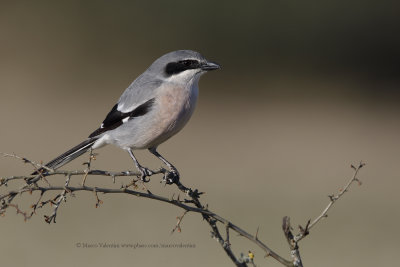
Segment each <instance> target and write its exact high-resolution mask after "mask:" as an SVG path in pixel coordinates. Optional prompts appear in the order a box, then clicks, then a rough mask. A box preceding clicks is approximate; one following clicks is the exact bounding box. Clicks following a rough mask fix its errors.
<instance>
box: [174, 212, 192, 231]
mask: <svg viewBox="0 0 400 267" xmlns="http://www.w3.org/2000/svg"><path fill="white" fill-rule="evenodd" d="M188 212H189V211H188V210H185V212H184V213H183V214H182V215H181V216H177V217H176V219H177V220H178V221H177V222H176V225H175V227H174V229H172V231H171V234H173V233H174V232H175V231H177V232H178V233H180V232H182V229H181V223H182V220H183V217H184V216H185V215H186V213H188Z"/></svg>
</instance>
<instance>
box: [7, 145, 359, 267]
mask: <svg viewBox="0 0 400 267" xmlns="http://www.w3.org/2000/svg"><path fill="white" fill-rule="evenodd" d="M2 154H3V156H6V157H13V158H16V159H20V160H22V161H23V162H24V163H29V164H31V165H32V166H33V167H34V169H35V170H36V171H37V170H39V169H40V168H44V169H45V170H46V172H43V173H42V172H41V173H39V174H37V175H28V176H10V177H3V178H0V187H1V186H8V184H9V183H10V182H13V181H23V182H24V185H23V186H22V187H21V188H19V189H18V190H8V191H7V192H6V193H5V194H2V195H0V215H3V216H4V214H5V212H6V210H7V209H8V208H10V207H11V208H14V209H15V210H16V211H17V214H22V215H23V216H24V219H25V220H28V219H30V218H31V217H32V216H33V215H34V214H36V211H37V209H39V208H42V207H44V206H46V205H47V204H50V205H51V206H53V209H52V210H53V211H52V213H51V214H50V215H49V216H47V215H45V216H44V217H45V221H46V222H47V223H51V222H54V223H55V222H56V217H57V212H58V209H59V207H60V205H61V203H62V202H66V201H67V195H68V194H70V195H73V194H74V192H77V191H91V192H92V193H94V195H95V198H96V208H97V207H99V206H100V204H102V203H103V202H102V200H100V199H99V197H98V193H103V194H129V195H133V196H136V197H143V198H149V199H153V200H157V201H161V202H165V203H168V204H171V205H174V206H177V207H179V208H182V209H183V210H184V213H183V214H182V215H181V216H180V217H177V220H178V221H177V224H176V226H175V228H174V229H173V230H172V233H173V232H175V231H178V232H180V231H181V223H182V220H183V217H184V216H185V215H186V214H187V213H189V212H193V213H199V214H201V216H202V217H203V219H204V220H205V221H206V222H207V223H208V224H209V226H210V227H211V236H212V238H214V239H215V240H217V241H218V243H219V244H220V245H221V247H222V248H223V249H224V251H225V252H226V254H227V255H228V257H229V258H230V259H231V260H232V262H233V263H234V264H235V265H236V266H248V265H247V263H251V264H252V265H253V266H255V264H254V261H253V258H254V254H253V253H252V252H250V251H249V256H248V257H246V259H245V260H244V259H243V256H242V255H241V256H240V257H239V258H238V257H237V256H236V255H235V254H234V252H233V251H232V249H231V241H230V238H229V233H230V230H232V231H234V232H236V233H237V234H239V236H242V237H245V238H247V239H248V240H250V241H251V242H252V243H254V244H255V245H257V246H258V247H259V248H261V249H262V250H263V251H264V252H265V253H266V256H270V257H272V258H273V259H275V260H277V261H278V262H280V263H281V264H282V265H284V266H303V263H302V261H301V257H300V252H299V247H298V242H299V241H300V240H302V239H303V238H304V237H305V236H307V235H308V234H309V231H310V229H311V228H312V227H313V226H315V225H316V224H317V223H318V222H319V221H320V220H321V219H322V218H325V217H327V212H328V210H329V209H330V208H331V207H332V206H333V204H334V203H335V202H336V201H337V200H338V199H339V198H340V197H341V196H342V195H343V194H344V193H345V192H347V191H348V188H349V187H350V185H351V184H352V183H353V182H355V181H357V182H359V183H360V181H359V179H358V178H357V174H358V172H359V170H360V169H361V168H362V167H363V166H364V165H365V164H364V163H360V164H359V166H358V167H354V166H353V165H352V168H353V169H354V174H353V177H352V178H351V179H350V181H349V182H348V183H347V184H346V186H345V187H344V188H343V189H342V190H341V191H340V192H339V193H338V194H337V195H331V196H329V198H330V203H329V204H328V206H327V207H326V208H325V209H324V210H323V211H322V213H321V214H320V215H319V216H318V217H317V218H316V219H315V220H313V221H312V222H311V221H309V222H308V223H307V224H306V226H305V227H304V228H303V227H301V226H299V229H300V230H299V233H298V234H296V235H294V234H293V233H292V228H291V226H290V218H289V217H287V216H285V217H284V219H283V224H282V228H283V231H284V234H285V237H286V239H287V241H288V242H289V246H290V249H291V254H290V255H291V260H287V259H285V258H283V257H281V256H280V255H278V254H277V253H276V252H274V251H273V250H271V249H270V248H269V247H268V246H267V245H265V244H264V243H263V242H262V241H261V240H260V239H259V238H258V231H259V228H257V231H256V233H255V235H254V236H253V235H251V234H249V233H248V232H246V231H245V230H243V229H242V228H240V227H238V226H237V225H235V224H233V223H232V222H230V221H229V220H227V219H225V218H223V217H221V216H219V215H218V214H216V213H213V212H212V211H210V210H209V209H208V205H206V206H204V205H203V204H202V203H201V202H200V199H199V198H200V196H201V195H202V194H203V193H202V192H199V191H198V190H197V189H196V190H192V189H191V188H188V187H186V186H184V185H183V184H182V183H181V182H180V181H179V179H176V177H174V176H173V175H171V173H170V172H169V171H167V170H166V169H164V168H160V169H159V170H155V171H152V173H153V175H154V174H163V175H164V178H163V181H164V182H165V183H166V184H175V185H176V186H177V187H178V189H179V190H180V191H182V192H183V193H185V195H186V196H187V197H189V199H183V200H181V199H180V197H179V196H178V197H177V198H176V199H174V198H173V197H172V198H167V197H164V196H160V195H156V194H153V193H151V192H150V191H149V190H148V189H147V187H146V186H145V185H144V183H143V181H141V180H140V179H139V177H140V173H139V172H131V171H123V172H111V171H103V170H92V169H91V168H90V167H91V161H92V160H93V159H95V156H94V154H92V153H90V158H89V161H88V162H86V163H85V164H86V165H87V168H86V169H85V170H75V171H65V170H52V169H49V168H47V167H45V166H43V165H42V164H38V163H36V162H33V161H31V160H28V159H26V158H23V157H19V156H16V155H13V154H5V153H2ZM56 175H62V176H65V177H66V180H65V183H64V186H52V185H51V184H50V183H49V182H48V180H47V179H46V177H50V176H56ZM98 175H100V176H109V177H111V178H112V180H113V182H114V183H115V179H116V177H123V176H125V177H132V182H131V183H129V184H127V185H123V186H122V187H121V188H99V187H90V186H86V185H85V180H86V178H87V177H88V176H98ZM73 176H82V177H83V180H82V185H81V186H70V180H71V177H73ZM40 181H43V184H44V185H40V183H41V182H40ZM139 182H141V183H143V188H144V189H145V191H146V192H141V191H138V190H137V188H138V186H137V183H139ZM130 187H132V188H133V189H130ZM35 191H39V192H40V196H39V199H38V200H37V201H36V202H35V203H34V204H33V205H31V212H27V211H22V210H21V209H20V208H19V207H18V205H17V204H15V203H13V201H14V200H15V198H16V197H17V196H19V195H22V194H24V193H30V194H32V193H33V192H35ZM52 191H55V192H60V193H58V194H57V195H56V196H55V197H53V198H49V199H48V200H45V201H42V199H43V197H44V195H45V193H46V192H52ZM220 226H222V227H225V239H224V238H223V236H222V234H221V232H220V230H219V227H220ZM241 254H243V253H241ZM249 259H250V260H249Z"/></svg>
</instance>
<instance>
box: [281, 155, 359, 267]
mask: <svg viewBox="0 0 400 267" xmlns="http://www.w3.org/2000/svg"><path fill="white" fill-rule="evenodd" d="M364 165H365V163H363V162H360V163H359V165H358V166H357V167H355V166H353V165H351V168H352V169H353V170H354V173H353V176H352V177H351V179H350V180H349V181H348V182H347V184H346V185H345V187H344V188H343V189H341V190H340V191H339V193H338V194H337V195H330V196H329V199H330V202H329V204H328V205H327V206H326V208H325V209H324V210H323V211H322V212H321V214H320V215H319V216H318V217H317V218H315V219H314V220H313V221H312V222H311V220H309V221H308V222H307V224H306V226H305V227H304V228H303V227H302V226H300V225H299V233H298V234H297V235H294V234H293V233H292V227H291V225H290V218H289V217H288V216H285V217H283V222H282V230H283V233H284V235H285V237H286V240H287V241H288V243H289V247H290V250H291V251H290V256H291V258H292V262H293V265H294V266H299V267H303V262H302V260H301V256H300V251H299V245H298V243H299V242H300V241H301V240H302V239H303V238H304V237H306V236H307V235H309V233H310V230H311V228H312V227H314V226H315V225H316V224H317V223H318V222H320V221H321V219H322V218H326V217H327V216H328V211H329V209H330V208H332V206H333V204H335V202H336V201H337V200H339V199H340V198H341V197H342V196H343V194H344V193H346V192H347V191H348V189H349V187H350V186H351V184H353V183H354V182H358V183H359V184H361V182H360V180H359V179H358V178H357V175H358V172H359V171H360V169H361V168H362V167H364Z"/></svg>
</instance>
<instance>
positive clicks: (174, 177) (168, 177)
mask: <svg viewBox="0 0 400 267" xmlns="http://www.w3.org/2000/svg"><path fill="white" fill-rule="evenodd" d="M179 177H180V176H179V172H178V170H177V169H175V168H173V169H171V170H170V171H167V172H166V173H164V178H163V182H165V184H175V183H177V182H179Z"/></svg>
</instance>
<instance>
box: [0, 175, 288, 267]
mask: <svg viewBox="0 0 400 267" xmlns="http://www.w3.org/2000/svg"><path fill="white" fill-rule="evenodd" d="M58 173H60V174H67V175H70V176H72V175H82V174H84V171H72V172H69V171H58ZM89 174H92V175H105V176H128V175H129V176H132V173H125V172H118V173H112V172H107V171H98V170H96V171H94V170H93V171H90V172H89ZM49 175H54V173H52V174H49ZM28 177H29V176H28ZM6 179H7V178H6ZM177 186H178V188H179V189H180V190H183V191H184V192H185V193H187V194H188V195H189V196H190V195H191V196H192V197H191V198H192V199H191V200H175V199H169V198H166V197H162V196H158V195H155V194H152V193H143V192H139V191H134V190H130V189H127V188H125V187H123V188H121V189H110V188H99V187H89V186H78V187H71V186H64V187H61V186H49V187H41V186H36V185H30V186H29V187H25V188H23V189H20V190H17V191H9V192H8V193H7V194H4V195H0V201H3V200H6V199H7V202H8V203H9V200H10V198H11V201H12V200H13V199H14V197H15V196H16V195H18V194H22V193H25V192H34V191H40V192H41V194H44V193H45V192H47V191H62V194H60V195H57V196H56V198H55V199H53V201H52V202H51V203H53V204H54V205H55V207H56V208H55V210H54V211H53V213H52V214H51V215H50V216H47V217H46V222H48V223H50V222H51V221H53V222H55V218H56V216H57V210H58V207H59V205H60V203H61V201H62V200H64V199H65V197H66V193H67V192H70V193H73V192H77V191H91V192H94V191H96V192H97V193H105V194H129V195H134V196H136V197H144V198H149V199H154V200H158V201H161V202H166V203H169V204H172V205H175V206H177V207H180V208H182V209H184V210H186V211H191V212H196V213H200V214H202V216H203V218H204V219H205V220H206V221H207V222H208V224H209V225H210V227H211V229H212V231H213V233H214V237H215V238H216V239H217V240H218V242H219V243H220V244H221V246H222V247H223V249H224V250H225V252H226V253H227V254H228V256H229V257H230V258H231V260H232V261H233V262H234V263H235V264H236V265H237V266H246V264H245V263H241V262H239V261H238V260H237V258H236V257H235V255H234V254H233V252H232V251H231V249H230V246H226V245H224V243H225V242H224V241H223V238H222V236H221V234H220V232H219V229H218V227H217V225H216V223H217V222H220V223H222V224H223V225H227V226H228V227H229V228H230V229H232V230H233V231H235V232H237V233H238V234H239V235H241V236H244V237H246V238H247V239H249V240H250V241H252V242H253V243H255V244H256V245H258V246H259V247H260V248H261V249H263V250H264V251H265V252H266V254H267V255H269V256H271V257H273V258H274V259H276V260H278V261H279V262H280V263H282V264H283V265H285V266H293V265H292V263H291V262H290V261H288V260H286V259H284V258H282V257H281V256H279V255H278V254H277V253H275V252H274V251H272V250H271V249H270V248H269V247H267V246H266V245H265V244H264V243H263V242H261V241H260V240H259V239H258V238H255V237H254V236H252V235H251V234H249V233H247V232H246V231H244V230H243V229H241V228H240V227H238V226H236V225H235V224H233V223H231V222H230V221H228V220H226V219H224V218H223V217H221V216H219V215H217V214H215V213H213V212H211V211H209V210H208V209H205V208H204V207H203V206H202V205H201V203H200V201H199V200H198V196H197V194H199V193H198V192H197V191H196V190H195V191H192V190H191V189H189V188H186V187H184V186H183V185H182V184H181V183H180V182H178V184H177ZM186 203H193V204H195V206H196V207H192V206H189V205H187V204H186ZM7 205H8V206H9V204H7Z"/></svg>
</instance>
